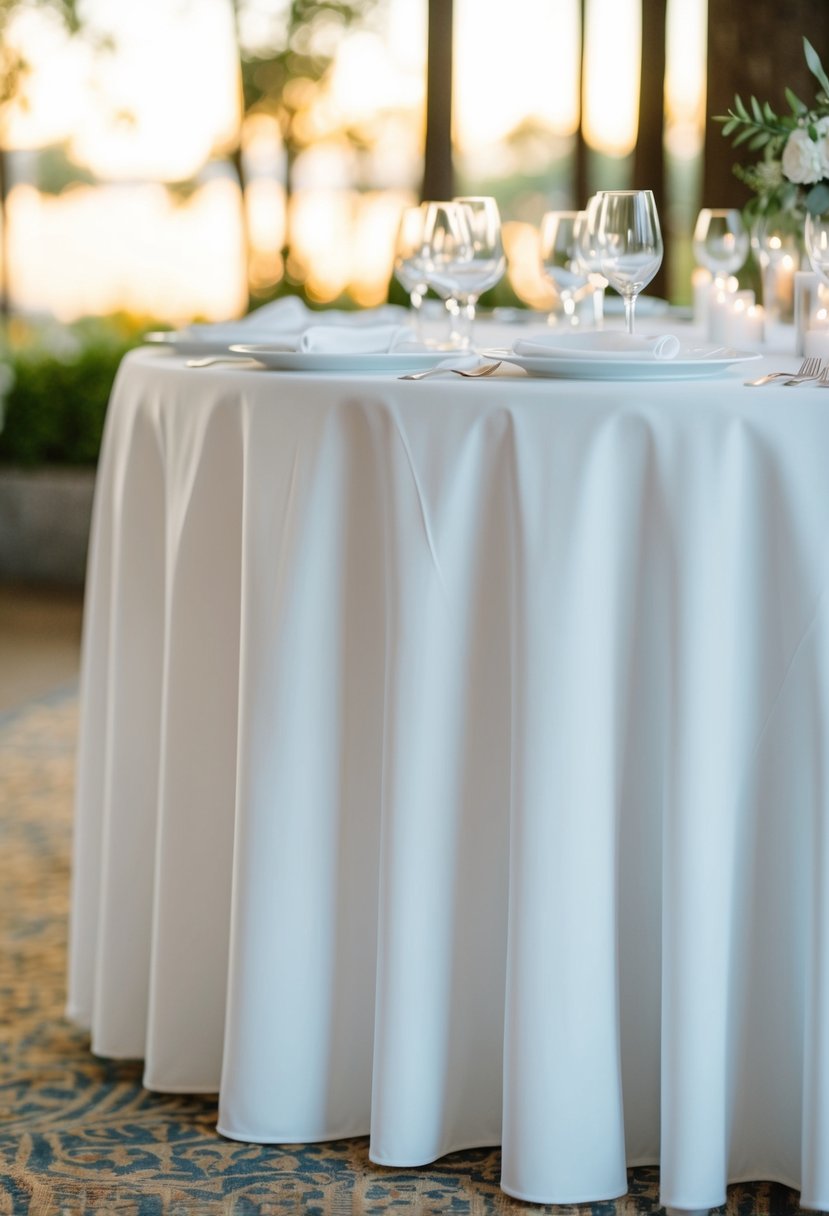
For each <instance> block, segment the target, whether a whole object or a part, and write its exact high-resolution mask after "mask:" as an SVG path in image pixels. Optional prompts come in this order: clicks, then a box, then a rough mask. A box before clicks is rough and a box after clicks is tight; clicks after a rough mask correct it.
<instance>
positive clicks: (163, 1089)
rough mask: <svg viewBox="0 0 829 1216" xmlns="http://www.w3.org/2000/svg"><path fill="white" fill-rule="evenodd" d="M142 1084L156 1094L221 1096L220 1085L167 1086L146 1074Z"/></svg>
mask: <svg viewBox="0 0 829 1216" xmlns="http://www.w3.org/2000/svg"><path fill="white" fill-rule="evenodd" d="M141 1084H142V1085H143V1086H144V1088H145V1089H149V1090H150V1091H151V1092H152V1093H154V1094H215V1095H216V1097H217V1098H218V1096H219V1086H218V1085H208V1084H205V1085H167V1084H164V1083H163V1082H155V1081H152V1080H151V1079H150V1078H149V1077H148V1076H147V1075H146V1073H145V1074H144V1076H143V1078H142V1080H141Z"/></svg>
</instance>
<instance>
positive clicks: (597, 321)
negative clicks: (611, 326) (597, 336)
mask: <svg viewBox="0 0 829 1216" xmlns="http://www.w3.org/2000/svg"><path fill="white" fill-rule="evenodd" d="M593 324H594V325H595V326H596V329H601V328H602V326H603V325H604V287H600V286H599V285H598V284H597V285H596V286H595V287H594V288H593Z"/></svg>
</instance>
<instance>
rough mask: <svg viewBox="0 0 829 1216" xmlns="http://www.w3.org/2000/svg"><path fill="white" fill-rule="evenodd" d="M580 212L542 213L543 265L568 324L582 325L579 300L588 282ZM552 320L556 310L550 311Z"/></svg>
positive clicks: (553, 320)
mask: <svg viewBox="0 0 829 1216" xmlns="http://www.w3.org/2000/svg"><path fill="white" fill-rule="evenodd" d="M578 214H579V213H578V212H577V211H547V212H546V213H545V214H544V215H543V216H542V217H541V230H540V241H541V269H542V270H543V271H544V274H545V276H546V277H547V278H548V279H549V280H550V282H551V283H552V285H553V287H554V288H555V291H556V295H557V296H558V298H559V300H560V301H561V307H562V310H563V312H564V319H565V324H567V325H578V323H579V318H578V315H577V313H576V304H577V303H578V301H579V298H580V296H581V294H583V291H584V288H585V286H586V285H587V279H586V277H585V276H584V274H582V273H581V271H580V267H579V263H578V248H577V242H576V221H577V219H578ZM548 321H549V323H550V324H551V325H555V324H556V323H557V317H556V315H555V313H553V312H551V313H550V315H549V317H548Z"/></svg>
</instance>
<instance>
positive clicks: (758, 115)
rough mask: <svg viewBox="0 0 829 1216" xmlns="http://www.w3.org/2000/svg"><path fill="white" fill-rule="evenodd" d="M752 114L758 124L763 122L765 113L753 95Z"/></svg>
mask: <svg viewBox="0 0 829 1216" xmlns="http://www.w3.org/2000/svg"><path fill="white" fill-rule="evenodd" d="M751 112H752V114H753V115H754V118H755V120H756V121H757V122H762V121H763V111H762V110H761V109H760V102H759V101H758V100H757V98H756V97H755V96H754V95H753V94H752V97H751Z"/></svg>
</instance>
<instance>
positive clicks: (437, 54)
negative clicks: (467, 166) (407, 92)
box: [421, 0, 455, 199]
mask: <svg viewBox="0 0 829 1216" xmlns="http://www.w3.org/2000/svg"><path fill="white" fill-rule="evenodd" d="M452 10H453V3H452V0H429V34H428V62H427V68H426V148H425V154H424V163H423V184H422V187H421V198H422V199H449V198H452V197H453V195H454V193H455V170H454V163H453V160H452V26H453V11H452Z"/></svg>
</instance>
